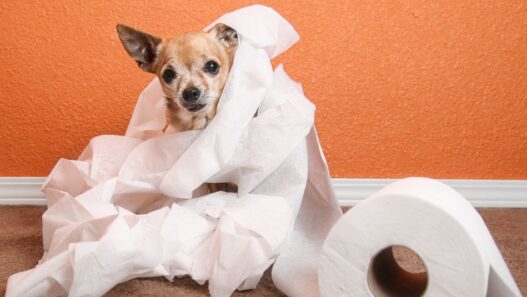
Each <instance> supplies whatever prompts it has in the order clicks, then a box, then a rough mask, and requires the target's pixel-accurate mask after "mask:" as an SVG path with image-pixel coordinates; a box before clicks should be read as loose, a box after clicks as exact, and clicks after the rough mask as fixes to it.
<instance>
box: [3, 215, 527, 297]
mask: <svg viewBox="0 0 527 297" xmlns="http://www.w3.org/2000/svg"><path fill="white" fill-rule="evenodd" d="M44 210H45V208H44V207H36V206H16V207H15V206H2V207H0V226H1V229H0V253H1V257H0V281H1V284H2V295H5V286H6V283H7V278H8V277H9V275H11V274H13V273H15V272H18V271H23V270H27V269H30V268H32V267H34V266H35V264H36V263H37V261H38V259H39V258H40V257H41V255H42V237H41V234H42V233H41V232H42V231H41V228H42V223H41V216H42V213H43V212H44ZM479 212H480V213H481V215H482V216H483V219H484V220H485V222H486V223H487V225H488V227H489V229H490V231H491V232H492V235H493V236H494V239H495V240H496V242H497V244H498V246H499V248H500V250H501V252H502V254H503V256H504V257H505V259H506V261H507V264H508V265H509V268H510V270H511V271H512V274H513V276H514V278H515V279H516V282H517V283H518V286H519V287H520V290H522V292H523V293H524V294H525V293H526V292H527V209H480V210H479ZM396 255H397V253H396ZM399 257H400V258H401V261H402V262H403V264H405V265H403V267H405V268H408V267H409V268H410V270H411V268H412V267H411V266H412V265H414V266H415V265H416V264H415V260H412V258H411V257H409V256H408V257H407V256H406V255H405V254H404V253H402V254H400V256H399ZM405 261H406V262H407V263H404V262H405ZM416 270H418V268H416ZM106 296H152V297H153V296H156V297H157V296H171V297H172V296H209V295H208V291H207V287H206V286H199V285H197V284H196V283H195V282H194V281H192V280H191V279H189V278H184V279H178V280H176V281H175V282H173V283H170V282H168V281H166V280H165V279H164V278H161V277H159V278H150V279H136V280H131V281H128V282H125V283H123V284H120V285H118V286H117V287H115V288H114V289H112V290H111V291H110V292H109V293H108V294H107V295H106ZM234 296H247V297H249V296H251V297H254V296H260V297H263V296H269V297H270V296H284V295H283V294H281V293H280V292H279V291H278V290H277V289H276V288H275V287H274V285H273V283H272V281H271V278H270V275H269V271H267V273H266V275H265V277H264V278H263V279H262V281H261V282H260V284H259V285H258V287H257V288H256V289H255V290H252V291H247V292H236V293H235V294H234Z"/></svg>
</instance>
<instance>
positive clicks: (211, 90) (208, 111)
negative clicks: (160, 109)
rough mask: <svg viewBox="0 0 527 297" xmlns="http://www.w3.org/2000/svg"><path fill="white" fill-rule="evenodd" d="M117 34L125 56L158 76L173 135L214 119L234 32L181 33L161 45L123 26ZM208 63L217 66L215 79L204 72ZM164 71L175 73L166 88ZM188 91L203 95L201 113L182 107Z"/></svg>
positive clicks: (229, 62) (220, 27)
mask: <svg viewBox="0 0 527 297" xmlns="http://www.w3.org/2000/svg"><path fill="white" fill-rule="evenodd" d="M117 31H118V33H119V38H120V39H121V41H122V43H123V45H124V46H125V48H126V50H127V52H128V53H129V54H130V56H132V57H133V58H134V59H136V61H137V63H138V64H139V66H140V67H141V68H142V69H143V70H145V71H148V72H153V73H155V74H156V75H157V76H158V78H159V81H160V82H161V86H162V88H163V91H164V93H165V95H166V100H167V107H168V111H169V124H170V125H172V126H173V127H174V129H175V130H176V131H186V130H197V129H203V128H204V127H205V126H206V125H207V123H208V122H209V121H210V120H211V119H212V118H213V117H214V116H215V115H216V109H217V106H218V100H219V98H220V95H221V93H222V92H223V87H224V86H225V82H226V80H227V77H228V75H229V71H230V68H231V66H232V62H233V59H234V53H235V50H236V45H237V36H236V33H235V31H234V30H232V29H231V28H229V27H227V26H225V25H223V24H218V25H216V26H215V27H214V28H213V29H212V30H210V31H209V32H193V33H184V34H181V35H178V36H175V37H173V38H170V39H168V40H164V41H161V39H160V38H158V37H155V36H152V35H150V34H148V33H144V32H141V31H137V30H135V29H133V28H130V27H127V26H124V25H118V26H117ZM148 51H151V52H148ZM145 52H147V53H149V54H150V55H148V54H146V55H145ZM150 56H153V57H154V58H153V61H149V60H150V59H149V57H150ZM210 60H213V61H215V62H217V63H218V64H219V66H220V67H219V72H218V73H217V74H216V75H211V74H210V73H207V72H205V71H204V66H205V63H207V62H208V61H210ZM167 68H172V69H174V70H175V72H176V73H177V75H176V78H175V79H174V80H173V81H172V82H171V83H170V84H167V83H165V82H164V81H163V72H164V71H165V70H166V69H167ZM188 87H196V88H198V89H200V90H201V91H202V92H203V93H202V95H201V97H200V99H199V102H200V103H203V104H206V106H205V107H204V108H203V109H201V110H199V111H195V112H192V111H189V110H188V109H186V108H185V107H184V106H183V104H184V100H183V99H182V93H183V91H184V90H185V89H186V88H188Z"/></svg>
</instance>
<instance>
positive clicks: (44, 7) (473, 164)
mask: <svg viewBox="0 0 527 297" xmlns="http://www.w3.org/2000/svg"><path fill="white" fill-rule="evenodd" d="M189 2H191V1H175V0H156V1H146V0H144V1H124V0H123V1H68V0H53V1H43V0H41V1H27V0H25V1H1V2H0V28H1V33H0V57H1V61H2V62H1V70H0V76H1V77H0V100H1V101H0V103H1V104H0V127H1V129H0V139H1V140H2V145H1V146H0V164H1V165H0V175H3V176H20V175H28V176H42V175H47V174H48V172H49V171H50V169H51V168H52V166H53V165H54V163H55V162H56V161H57V159H58V158H60V157H66V158H76V157H77V156H78V154H79V153H80V152H81V150H82V149H83V147H84V146H85V145H86V144H87V142H88V140H89V139H90V138H91V137H93V136H95V135H99V134H108V133H112V134H122V133H124V131H125V129H126V125H127V121H128V117H129V116H130V114H131V112H132V109H133V106H134V103H135V101H136V98H137V95H138V94H139V92H140V91H141V90H142V89H143V88H144V87H145V85H146V84H147V83H148V82H149V81H150V80H151V79H152V77H151V76H150V75H149V74H146V73H143V72H141V71H140V70H139V69H138V68H137V67H136V66H135V64H134V62H132V60H131V59H129V58H128V57H127V55H126V54H125V52H124V50H123V49H122V47H121V44H120V43H119V41H118V39H117V36H116V33H115V24H116V23H118V22H122V23H125V24H129V25H132V26H135V27H137V28H141V29H143V30H145V31H148V32H152V33H154V34H156V35H160V36H164V37H168V36H170V35H174V34H177V33H180V32H183V31H189V30H200V29H201V28H202V27H204V26H205V25H206V24H208V23H209V22H211V21H212V20H214V19H215V18H217V17H218V16H220V15H221V14H223V13H225V12H228V11H230V10H233V9H235V8H238V7H242V6H244V5H246V4H250V3H253V2H254V1H227V0H223V1H212V0H211V1H196V2H191V3H189ZM261 2H262V3H263V4H268V5H270V6H272V7H274V8H275V9H276V10H278V11H279V12H280V13H282V14H283V15H284V16H285V17H286V18H287V19H288V20H289V21H290V22H291V23H292V24H293V25H294V26H295V27H296V29H297V30H298V32H299V33H300V35H301V36H302V40H301V42H300V43H299V44H297V45H296V46H294V47H293V48H292V49H291V50H290V51H289V52H287V53H286V54H284V55H283V56H281V57H280V58H279V59H278V61H279V62H283V63H285V66H286V70H287V71H288V72H289V73H290V75H291V76H292V77H293V78H294V79H296V80H299V81H300V82H302V83H303V85H304V88H305V92H306V94H307V96H308V97H309V98H310V99H311V100H313V101H314V102H315V103H316V104H317V107H318V111H317V127H318V131H319V133H320V138H321V141H322V144H323V146H324V149H325V152H326V156H327V158H328V162H329V165H330V167H331V171H332V174H333V175H334V176H335V177H403V176H409V175H426V176H431V177H437V178H499V179H525V178H527V97H526V96H527V2H526V1H524V0H518V1H512V0H511V1H498V0H490V1H480V0H460V1H442V2H445V3H443V4H440V3H439V2H438V1H415V0H410V1H362V0H353V1H346V0H340V1H318V0H317V1H261Z"/></svg>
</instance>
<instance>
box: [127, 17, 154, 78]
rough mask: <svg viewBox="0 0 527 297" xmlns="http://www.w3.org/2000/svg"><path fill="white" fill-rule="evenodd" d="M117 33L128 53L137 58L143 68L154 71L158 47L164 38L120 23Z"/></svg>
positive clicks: (138, 63)
mask: <svg viewBox="0 0 527 297" xmlns="http://www.w3.org/2000/svg"><path fill="white" fill-rule="evenodd" d="M117 33H118V34H119V39H120V40H121V42H122V43H123V46H124V48H125V49H126V51H127V52H128V54H129V55H130V56H131V57H132V58H134V59H135V61H136V62H137V65H139V67H141V69H143V70H145V71H148V72H154V71H155V69H154V67H153V66H154V62H155V61H156V59H157V55H158V50H159V49H158V47H159V46H160V45H161V43H162V41H163V40H162V39H161V38H159V37H156V36H152V35H150V34H148V33H144V32H141V31H139V30H136V29H134V28H131V27H128V26H125V25H121V24H118V25H117Z"/></svg>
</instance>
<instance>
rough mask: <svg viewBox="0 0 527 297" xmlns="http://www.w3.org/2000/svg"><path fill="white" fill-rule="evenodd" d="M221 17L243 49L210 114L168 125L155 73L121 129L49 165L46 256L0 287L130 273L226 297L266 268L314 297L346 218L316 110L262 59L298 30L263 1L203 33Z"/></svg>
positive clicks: (42, 292)
mask: <svg viewBox="0 0 527 297" xmlns="http://www.w3.org/2000/svg"><path fill="white" fill-rule="evenodd" d="M218 22H221V23H224V24H226V25H228V26H230V27H232V28H234V29H235V30H236V31H237V32H238V36H239V46H238V49H237V52H236V56H235V59H234V63H233V66H232V69H231V72H230V74H229V78H228V80H227V84H226V86H225V89H224V92H223V94H222V96H221V98H220V102H219V106H218V112H217V115H216V117H215V118H214V119H212V121H211V122H210V123H209V125H208V126H207V127H206V128H205V129H204V130H201V131H186V132H181V133H172V132H171V131H170V129H169V130H168V131H166V132H165V133H163V128H164V126H165V123H166V118H165V105H164V98H163V93H162V90H161V87H160V83H159V81H158V80H157V79H154V80H153V81H152V82H151V83H150V84H149V85H148V87H147V88H146V89H145V90H144V91H143V92H142V94H141V95H140V97H139V100H138V102H137V105H136V107H135V110H134V112H133V114H132V117H131V120H130V124H129V126H128V129H127V131H126V135H124V136H118V135H103V136H98V137H95V138H93V139H92V140H91V141H90V143H89V145H88V146H87V147H86V149H85V150H84V151H83V153H82V154H81V156H80V157H79V158H78V159H77V160H65V159H61V160H60V161H59V162H58V163H57V164H56V166H55V167H54V169H53V170H52V172H51V174H50V175H49V177H48V179H47V180H46V182H45V184H44V186H43V191H44V193H45V194H46V197H47V204H48V209H47V211H46V212H45V213H44V215H43V238H44V255H43V257H42V259H41V260H40V261H39V263H38V265H37V266H36V267H35V268H33V269H30V270H27V271H24V272H20V273H17V274H14V275H12V276H11V277H10V278H9V280H8V285H7V292H6V296H9V297H11V296H62V295H69V296H100V295H103V294H104V293H106V292H107V291H108V290H110V289H111V288H112V287H114V286H115V285H116V284H118V283H121V282H124V281H127V280H129V279H132V278H138V277H153V276H164V277H166V278H167V279H169V280H173V279H174V278H175V277H181V276H185V275H189V276H190V277H192V278H193V279H194V280H195V281H197V282H198V283H201V284H203V283H205V281H208V282H209V291H210V294H211V296H216V297H219V296H230V295H231V294H232V293H233V291H234V290H236V289H237V288H238V289H250V288H254V287H255V286H256V285H257V283H258V281H259V279H260V277H261V276H262V273H263V272H264V271H265V270H266V269H267V268H268V267H269V266H270V265H271V264H273V263H275V264H274V268H273V273H272V276H273V281H274V282H275V284H276V286H277V287H278V288H279V289H280V290H282V291H283V292H284V293H285V294H287V295H288V296H318V295H319V290H318V282H317V269H318V258H319V253H320V249H321V246H322V243H323V240H324V238H325V236H326V234H327V233H328V232H329V230H330V228H331V227H332V226H333V224H334V223H335V222H336V221H337V220H338V219H339V218H340V216H341V215H342V213H341V210H340V208H339V207H338V204H337V201H336V199H335V195H334V193H333V188H332V186H331V182H330V177H329V174H328V169H327V165H326V162H325V160H324V156H323V154H322V151H321V149H320V145H319V142H318V139H317V135H316V132H315V129H314V127H313V122H314V111H315V107H314V105H313V104H312V103H310V102H309V101H308V100H307V99H306V98H305V97H304V95H303V93H302V88H301V87H300V85H299V84H298V83H296V82H294V81H292V80H291V79H290V78H289V77H288V76H287V75H286V73H285V71H284V70H283V68H282V67H281V66H279V67H277V68H276V69H275V70H274V71H273V68H272V65H271V62H270V59H272V58H273V57H275V56H277V55H279V54H280V53H282V52H284V51H285V50H287V49H288V48H289V47H290V46H291V45H293V44H294V43H295V42H296V41H297V40H298V39H299V36H298V34H297V33H296V32H295V30H294V29H293V27H292V26H291V25H290V24H289V23H288V22H287V21H286V20H285V19H284V18H282V17H281V16H280V15H279V14H278V13H276V12H275V11H274V10H272V9H270V8H268V7H264V6H259V5H256V6H250V7H246V8H243V9H240V10H237V11H234V12H232V13H229V14H226V15H224V16H222V17H221V18H219V19H218V20H217V21H215V22H214V23H212V24H211V25H210V26H209V27H208V28H210V27H211V26H213V25H214V24H216V23H218ZM256 111H258V116H256V117H253V116H254V114H255V113H256ZM216 182H232V183H235V184H237V185H238V189H239V193H225V192H216V193H212V194H208V193H207V190H206V187H204V186H203V184H204V183H216ZM190 198H192V199H190Z"/></svg>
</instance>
